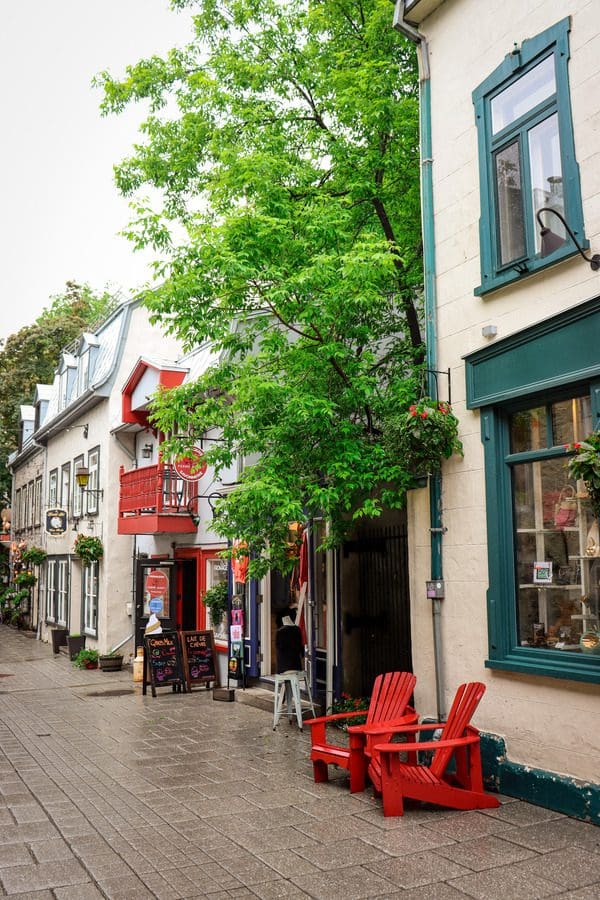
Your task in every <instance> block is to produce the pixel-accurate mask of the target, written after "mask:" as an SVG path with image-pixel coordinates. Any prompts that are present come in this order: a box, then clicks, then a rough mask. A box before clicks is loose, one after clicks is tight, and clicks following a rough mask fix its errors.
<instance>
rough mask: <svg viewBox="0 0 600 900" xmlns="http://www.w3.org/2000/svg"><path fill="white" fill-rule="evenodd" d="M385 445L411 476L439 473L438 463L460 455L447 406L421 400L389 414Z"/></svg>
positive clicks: (453, 419)
mask: <svg viewBox="0 0 600 900" xmlns="http://www.w3.org/2000/svg"><path fill="white" fill-rule="evenodd" d="M385 441H386V444H387V445H388V446H389V448H390V450H391V452H393V453H395V454H397V455H398V456H401V457H402V458H403V459H404V460H405V461H406V463H407V465H409V466H410V469H411V471H412V472H413V474H415V475H429V474H431V473H433V472H439V470H440V468H441V465H442V461H443V460H444V459H449V458H450V457H451V456H452V454H453V453H458V454H459V455H460V456H462V455H463V448H462V443H461V442H460V441H459V439H458V419H457V418H456V416H455V415H454V413H453V412H452V409H451V407H450V404H448V403H444V402H440V401H436V400H432V399H431V397H424V398H423V399H422V400H419V402H418V403H413V404H412V405H411V406H410V407H409V409H408V411H407V412H404V411H402V410H400V411H398V412H393V413H392V414H391V415H390V416H389V417H388V419H387V422H386V429H385Z"/></svg>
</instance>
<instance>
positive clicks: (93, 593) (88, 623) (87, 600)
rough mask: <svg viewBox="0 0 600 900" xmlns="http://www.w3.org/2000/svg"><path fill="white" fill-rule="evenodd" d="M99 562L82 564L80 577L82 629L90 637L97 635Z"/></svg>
mask: <svg viewBox="0 0 600 900" xmlns="http://www.w3.org/2000/svg"><path fill="white" fill-rule="evenodd" d="M99 569H100V567H99V563H97V562H92V563H90V564H89V565H87V566H83V577H82V594H83V597H82V600H83V602H82V604H81V617H82V629H81V630H82V631H83V633H84V634H87V635H89V636H90V637H97V636H98V588H99V581H100V574H99Z"/></svg>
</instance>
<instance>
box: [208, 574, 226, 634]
mask: <svg viewBox="0 0 600 900" xmlns="http://www.w3.org/2000/svg"><path fill="white" fill-rule="evenodd" d="M228 596H229V590H228V587H227V582H226V581H219V582H217V584H215V585H214V586H213V587H211V588H209V589H208V590H207V592H206V593H205V595H204V597H203V598H202V602H203V603H204V605H205V606H206V607H207V609H209V610H210V620H211V622H212V624H213V625H217V624H218V623H219V622H220V621H221V619H222V618H223V614H224V613H225V612H226V610H227V605H228Z"/></svg>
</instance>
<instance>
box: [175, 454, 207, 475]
mask: <svg viewBox="0 0 600 900" xmlns="http://www.w3.org/2000/svg"><path fill="white" fill-rule="evenodd" d="M174 467H175V471H176V472H177V474H178V475H179V477H180V478H183V480H184V481H200V479H201V478H202V476H203V475H204V473H205V472H206V470H207V468H208V466H207V464H206V461H205V459H204V453H203V452H202V450H201V449H200V447H194V449H193V450H192V451H191V452H190V453H189V454H188V455H187V456H184V457H182V458H181V459H178V460H177V461H176V462H175V464H174Z"/></svg>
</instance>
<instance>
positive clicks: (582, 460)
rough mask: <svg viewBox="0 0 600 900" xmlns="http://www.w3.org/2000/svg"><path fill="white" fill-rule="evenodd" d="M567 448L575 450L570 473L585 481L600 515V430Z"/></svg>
mask: <svg viewBox="0 0 600 900" xmlns="http://www.w3.org/2000/svg"><path fill="white" fill-rule="evenodd" d="M567 450H569V451H571V452H573V456H572V457H571V459H570V460H569V475H570V476H571V478H576V479H581V480H582V481H583V482H585V486H586V487H587V491H588V495H589V500H590V505H591V507H592V510H593V512H594V515H595V516H597V517H600V431H595V432H593V434H591V435H590V436H589V437H587V438H586V439H585V441H580V442H578V443H574V444H567Z"/></svg>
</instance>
